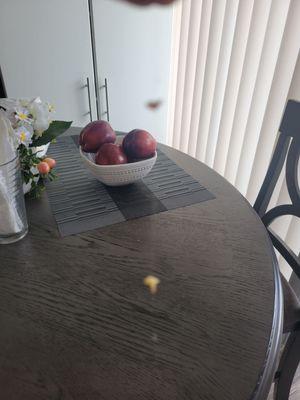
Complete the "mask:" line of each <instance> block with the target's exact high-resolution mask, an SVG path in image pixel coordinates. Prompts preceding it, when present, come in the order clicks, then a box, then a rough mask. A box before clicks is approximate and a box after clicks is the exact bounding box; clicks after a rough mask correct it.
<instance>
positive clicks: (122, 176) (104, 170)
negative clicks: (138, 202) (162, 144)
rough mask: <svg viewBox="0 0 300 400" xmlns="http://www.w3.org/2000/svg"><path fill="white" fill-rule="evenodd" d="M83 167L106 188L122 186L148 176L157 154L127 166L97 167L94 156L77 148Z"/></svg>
mask: <svg viewBox="0 0 300 400" xmlns="http://www.w3.org/2000/svg"><path fill="white" fill-rule="evenodd" d="M79 151H80V155H81V158H82V160H83V162H84V164H85V166H86V167H87V168H88V169H89V170H90V171H91V173H92V174H93V175H94V176H95V177H96V178H97V179H98V180H99V181H100V182H102V183H104V184H105V185H107V186H124V185H129V184H130V183H133V182H136V181H138V180H139V179H142V178H144V177H145V176H146V175H148V174H149V172H150V171H151V169H152V167H153V165H154V164H155V161H156V159H157V152H155V155H154V156H153V157H151V158H147V159H146V160H142V161H137V162H134V163H128V164H119V165H98V164H96V163H95V156H96V154H93V153H85V152H84V151H82V150H81V147H79Z"/></svg>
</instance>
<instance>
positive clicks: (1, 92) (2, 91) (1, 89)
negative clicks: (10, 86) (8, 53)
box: [0, 67, 7, 99]
mask: <svg viewBox="0 0 300 400" xmlns="http://www.w3.org/2000/svg"><path fill="white" fill-rule="evenodd" d="M6 97H7V93H6V88H5V84H4V78H3V75H2V71H1V67H0V99H4V98H6Z"/></svg>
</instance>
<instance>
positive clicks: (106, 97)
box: [100, 78, 109, 121]
mask: <svg viewBox="0 0 300 400" xmlns="http://www.w3.org/2000/svg"><path fill="white" fill-rule="evenodd" d="M100 89H105V101H106V111H105V112H104V113H103V114H106V117H107V121H109V102H108V85H107V79H106V78H105V79H104V85H102V86H100Z"/></svg>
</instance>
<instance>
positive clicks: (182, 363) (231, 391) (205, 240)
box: [0, 146, 282, 400]
mask: <svg viewBox="0 0 300 400" xmlns="http://www.w3.org/2000/svg"><path fill="white" fill-rule="evenodd" d="M162 148H163V150H164V152H165V153H166V154H167V155H168V156H169V157H170V158H172V159H173V160H174V161H176V162H177V164H178V165H180V166H181V167H183V168H184V169H185V170H186V171H187V172H188V173H189V174H190V175H192V176H193V177H194V178H195V179H197V180H199V182H200V183H201V184H203V185H204V186H205V187H206V188H207V189H208V190H209V191H211V192H212V193H213V194H214V195H215V196H216V198H215V199H213V200H210V201H206V202H203V203H199V204H195V205H192V206H188V207H184V208H179V209H176V210H172V211H166V212H163V213H160V214H155V215H151V216H147V217H143V218H139V219H135V220H130V221H127V222H123V223H119V224H116V225H111V226H109V227H106V228H101V229H98V230H94V231H89V232H86V233H83V234H78V235H75V236H68V237H64V238H61V237H60V236H59V234H58V231H57V227H56V224H55V221H54V219H53V216H52V213H51V210H50V208H49V204H48V200H47V195H46V194H44V195H43V197H42V198H41V199H40V200H34V201H33V200H30V201H27V208H28V219H29V223H30V231H29V234H28V236H27V237H26V238H25V239H23V240H22V241H20V242H18V243H15V244H12V245H8V246H0V260H1V268H0V326H1V329H0V343H1V346H0V387H1V398H3V399H9V400H19V399H20V400H21V399H22V400H35V399H36V400H48V399H49V400H50V399H64V400H69V399H70V400H71V399H72V400H100V399H101V400H102V399H103V400H113V399H122V400H134V399H141V400H144V399H153V400H160V399H161V400H175V399H176V400H177V399H178V400H184V399H197V400H199V399H200V400H201V399H203V400H204V399H207V400H227V399H228V400H249V399H251V398H252V399H254V398H259V397H260V396H262V393H263V391H266V390H268V385H269V383H270V379H271V378H272V374H273V371H274V358H276V354H277V351H278V343H279V340H280V324H281V318H282V315H281V303H280V302H281V298H280V287H279V286H278V270H277V264H276V262H275V261H274V252H273V249H272V247H271V245H270V241H269V238H268V236H267V233H266V230H265V228H264V226H263V224H262V223H261V221H260V220H259V218H258V216H257V215H256V214H255V212H254V211H253V209H252V208H251V206H250V205H249V204H248V203H247V201H246V200H245V199H244V198H243V197H242V196H241V195H240V194H239V193H238V192H237V191H236V190H235V189H234V187H233V186H231V185H230V184H229V183H228V182H227V181H226V180H225V179H223V178H222V177H221V176H220V175H218V174H217V173H216V172H214V171H213V170H211V169H210V168H208V167H206V166H205V165H203V164H202V163H200V162H198V161H196V160H195V159H193V158H191V157H189V156H187V155H184V154H183V153H180V152H178V151H176V150H172V149H171V148H168V147H166V146H163V147H162ZM147 275H155V276H157V277H158V278H159V279H160V280H161V283H160V285H159V289H158V292H157V293H156V295H151V294H150V292H149V290H147V288H146V287H145V286H144V285H143V279H144V277H145V276H147ZM279 285H280V284H279ZM259 382H260V383H261V384H260V385H258V383H259Z"/></svg>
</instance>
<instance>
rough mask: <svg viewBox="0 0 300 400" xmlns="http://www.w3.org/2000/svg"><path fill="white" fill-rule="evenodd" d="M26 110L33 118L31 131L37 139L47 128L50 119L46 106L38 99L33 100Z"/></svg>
mask: <svg viewBox="0 0 300 400" xmlns="http://www.w3.org/2000/svg"><path fill="white" fill-rule="evenodd" d="M28 110H29V112H30V114H31V115H32V117H33V129H34V131H35V135H36V136H37V137H39V136H42V134H43V132H44V131H46V130H47V129H48V128H49V125H50V122H51V118H50V112H49V107H48V104H46V103H43V102H42V101H41V99H40V98H39V97H37V98H36V99H33V100H32V101H31V102H30V103H29V105H28Z"/></svg>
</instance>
